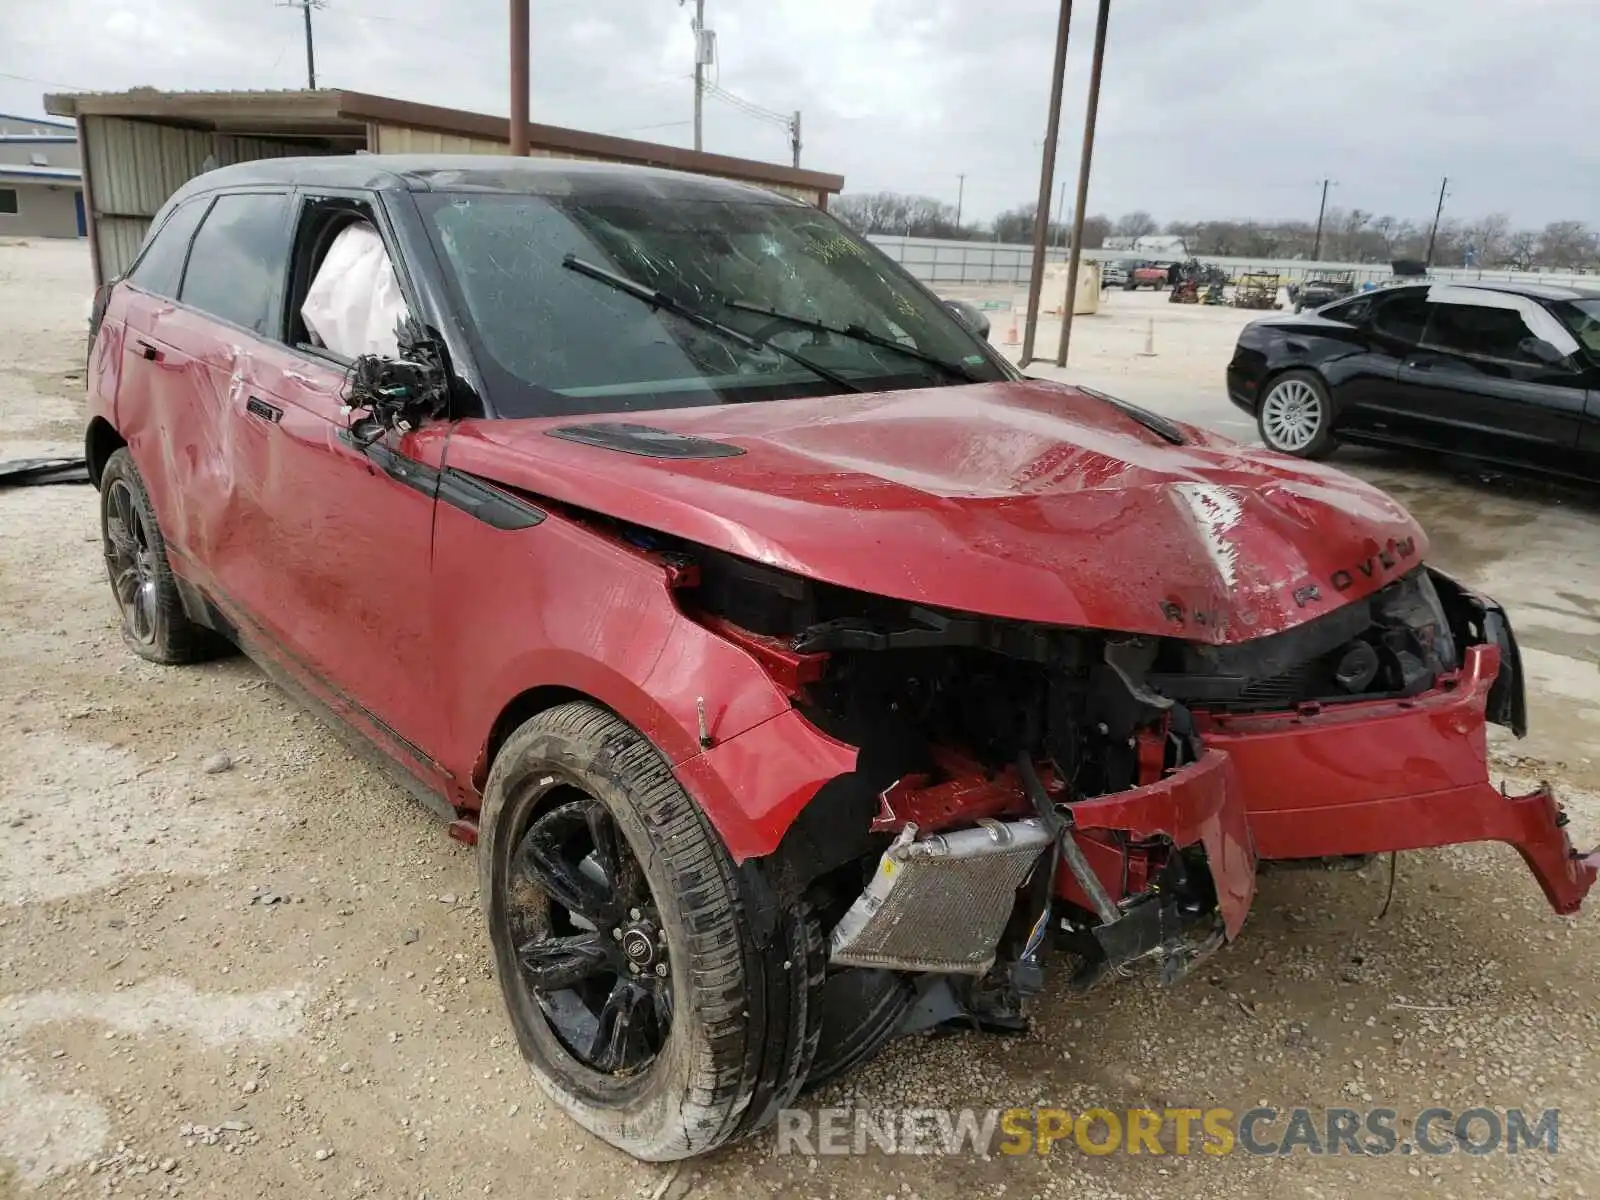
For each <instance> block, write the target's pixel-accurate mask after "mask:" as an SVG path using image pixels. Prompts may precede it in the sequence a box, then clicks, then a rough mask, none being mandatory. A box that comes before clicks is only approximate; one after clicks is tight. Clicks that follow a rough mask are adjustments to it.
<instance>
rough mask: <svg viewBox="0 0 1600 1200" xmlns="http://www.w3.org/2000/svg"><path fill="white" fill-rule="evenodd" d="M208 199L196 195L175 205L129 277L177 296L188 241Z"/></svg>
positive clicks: (163, 293)
mask: <svg viewBox="0 0 1600 1200" xmlns="http://www.w3.org/2000/svg"><path fill="white" fill-rule="evenodd" d="M209 203H210V198H209V197H203V196H197V197H195V198H194V199H193V200H185V201H184V202H183V203H182V204H180V205H179V206H178V207H177V208H175V209H174V210H173V211H172V214H171V215H170V216H169V217H168V218H167V219H166V221H165V222H163V223H162V226H161V228H160V229H158V230H156V234H155V236H154V237H153V238H151V239H150V244H149V245H147V246H146V247H145V248H144V253H143V254H141V255H139V260H138V261H137V262H135V263H134V264H133V269H132V270H131V271H129V272H128V281H129V282H130V283H132V284H134V285H135V286H136V287H138V288H139V289H140V290H141V291H146V292H149V293H151V294H152V295H155V296H165V297H167V298H168V299H172V300H176V299H177V298H178V283H179V281H180V280H181V279H182V278H183V260H184V258H185V257H186V256H187V255H188V253H189V242H190V240H191V239H192V238H193V237H194V231H195V228H196V227H197V226H198V225H199V224H200V218H201V217H203V216H204V215H205V212H206V205H207V204H209Z"/></svg>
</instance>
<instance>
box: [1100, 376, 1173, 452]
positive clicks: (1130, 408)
mask: <svg viewBox="0 0 1600 1200" xmlns="http://www.w3.org/2000/svg"><path fill="white" fill-rule="evenodd" d="M1073 386H1074V387H1077V389H1078V390H1079V391H1080V392H1082V393H1083V394H1084V395H1085V396H1093V397H1094V398H1095V399H1096V400H1104V401H1105V402H1106V403H1107V404H1109V405H1111V407H1112V408H1114V409H1116V410H1117V411H1118V412H1119V413H1121V414H1122V415H1123V416H1125V417H1128V418H1130V419H1132V420H1135V421H1137V422H1139V424H1141V425H1143V426H1144V427H1145V428H1146V429H1148V430H1149V431H1150V432H1151V433H1153V434H1155V435H1156V436H1157V437H1158V438H1160V439H1161V440H1162V441H1164V442H1171V443H1172V444H1173V445H1174V446H1183V445H1187V444H1188V441H1189V439H1188V438H1186V437H1184V436H1183V430H1181V429H1179V428H1178V427H1177V426H1176V425H1174V424H1173V423H1172V422H1171V421H1169V420H1167V419H1166V418H1165V417H1163V416H1160V415H1158V414H1156V413H1153V412H1151V411H1150V410H1149V409H1148V408H1140V407H1139V406H1138V405H1137V404H1129V403H1128V402H1127V401H1126V400H1118V399H1117V398H1116V397H1115V396H1108V395H1106V394H1105V393H1104V392H1097V391H1095V389H1094V388H1088V387H1083V386H1081V385H1078V384H1074V385H1073Z"/></svg>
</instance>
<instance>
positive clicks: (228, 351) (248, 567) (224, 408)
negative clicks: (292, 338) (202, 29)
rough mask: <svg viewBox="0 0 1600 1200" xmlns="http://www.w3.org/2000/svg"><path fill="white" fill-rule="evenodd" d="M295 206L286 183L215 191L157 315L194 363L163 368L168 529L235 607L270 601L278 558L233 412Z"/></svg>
mask: <svg viewBox="0 0 1600 1200" xmlns="http://www.w3.org/2000/svg"><path fill="white" fill-rule="evenodd" d="M290 208H291V197H290V194H289V190H288V189H287V188H280V189H276V190H274V189H265V190H259V191H241V192H222V193H219V194H218V195H216V196H215V197H214V198H213V199H212V200H211V204H210V207H209V208H208V209H207V211H206V214H205V216H204V218H203V219H202V220H201V222H200V224H199V227H198V229H196V231H195V233H194V236H193V239H192V240H191V243H190V247H189V257H188V261H187V262H186V264H185V266H184V271H183V278H182V282H181V284H180V286H179V290H178V304H177V305H176V306H174V307H173V309H172V311H171V312H170V313H168V314H166V315H165V316H164V317H163V319H162V322H161V327H162V334H163V337H164V340H165V341H166V342H167V343H168V344H170V345H171V346H172V347H173V348H174V349H175V350H176V351H177V353H178V354H180V355H181V356H183V358H184V359H185V360H186V361H187V362H188V363H189V366H188V367H187V369H185V370H183V371H181V372H172V373H170V375H169V378H170V384H169V386H168V388H167V389H166V391H165V393H164V394H163V396H162V398H161V404H162V406H163V407H165V408H166V409H168V410H169V411H170V412H171V413H172V414H173V419H174V421H175V422H181V428H178V427H177V426H176V425H175V433H176V436H174V437H172V438H169V439H168V441H169V445H170V446H171V448H172V460H171V463H170V473H171V479H172V485H173V487H174V489H175V490H176V491H177V492H178V493H179V494H180V495H181V496H182V504H181V506H180V512H179V515H178V521H177V527H176V529H175V530H174V532H175V533H176V536H177V545H178V547H179V552H180V553H181V554H182V555H184V556H185V557H186V558H187V560H188V561H187V562H186V563H185V564H184V566H183V570H184V571H185V573H187V574H189V575H190V577H191V578H193V579H194V580H195V582H197V583H199V584H200V585H201V586H202V587H203V588H205V589H206V590H207V591H208V592H210V593H212V594H213V595H214V596H216V598H218V599H219V600H221V601H222V602H223V603H224V607H225V608H227V609H228V610H229V611H230V612H234V613H235V614H236V615H237V612H238V610H241V609H242V610H243V611H244V612H247V613H257V612H262V611H265V610H267V609H269V608H270V607H271V604H272V595H271V593H272V580H271V575H272V571H273V569H274V568H273V567H272V565H271V563H270V560H268V559H264V558H263V556H262V554H261V551H262V549H263V548H264V547H265V546H266V545H268V544H269V543H270V541H271V538H272V530H271V528H270V519H269V517H268V514H266V513H265V512H264V511H263V510H262V508H261V506H260V505H259V503H257V499H256V495H255V489H256V488H257V486H258V481H257V480H256V479H254V478H253V477H252V476H251V473H250V471H249V470H248V468H247V466H246V462H247V460H248V453H247V451H248V440H249V436H250V434H249V430H248V429H247V428H246V427H244V426H241V424H240V422H239V420H238V415H239V414H240V413H241V412H242V411H243V409H244V405H245V402H246V398H247V395H248V392H249V388H250V381H251V378H252V376H253V373H254V371H255V367H256V362H257V360H258V359H259V357H260V356H261V354H262V352H263V350H264V348H265V345H266V338H267V337H268V336H269V334H270V332H271V329H272V320H273V313H274V312H275V311H276V310H277V309H278V308H279V307H280V306H281V304H282V294H283V280H282V269H283V263H284V261H285V259H286V258H287V255H288V246H289V215H290ZM241 468H245V469H243V470H242V469H241ZM163 529H165V525H163ZM172 540H173V534H172V533H169V534H168V542H169V545H170V544H172Z"/></svg>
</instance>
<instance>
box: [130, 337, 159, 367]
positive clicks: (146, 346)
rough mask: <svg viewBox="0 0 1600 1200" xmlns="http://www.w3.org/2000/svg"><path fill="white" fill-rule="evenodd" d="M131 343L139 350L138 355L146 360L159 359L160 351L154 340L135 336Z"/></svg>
mask: <svg viewBox="0 0 1600 1200" xmlns="http://www.w3.org/2000/svg"><path fill="white" fill-rule="evenodd" d="M133 345H134V348H135V349H137V350H138V351H139V357H140V358H142V359H144V360H145V361H146V362H160V361H161V351H160V349H159V348H158V347H157V346H156V345H155V343H154V342H147V341H145V340H144V339H143V338H135V339H134V342H133Z"/></svg>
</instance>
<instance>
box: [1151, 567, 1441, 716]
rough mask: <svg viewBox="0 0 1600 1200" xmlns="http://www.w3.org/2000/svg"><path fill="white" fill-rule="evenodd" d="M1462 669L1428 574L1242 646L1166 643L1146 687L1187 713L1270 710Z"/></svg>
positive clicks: (1390, 689)
mask: <svg viewBox="0 0 1600 1200" xmlns="http://www.w3.org/2000/svg"><path fill="white" fill-rule="evenodd" d="M1455 665H1456V650H1455V644H1454V641H1453V638H1452V636H1451V632H1450V627H1449V623H1448V620H1447V619H1446V617H1445V614H1444V610H1443V608H1442V606H1441V605H1440V603H1439V598H1438V595H1437V593H1436V592H1435V590H1434V587H1433V583H1432V580H1431V578H1430V577H1429V575H1428V573H1427V570H1426V569H1425V568H1421V567H1419V568H1417V569H1416V570H1415V571H1412V572H1411V573H1410V574H1408V575H1406V576H1404V577H1403V578H1401V579H1398V580H1396V581H1395V582H1394V583H1392V584H1390V585H1389V586H1387V587H1385V588H1383V589H1381V590H1380V591H1378V592H1375V593H1373V594H1372V595H1371V596H1369V597H1366V598H1365V599H1362V600H1357V601H1354V602H1352V603H1350V604H1347V605H1345V606H1344V607H1342V608H1338V609H1335V610H1334V611H1333V612H1330V613H1328V614H1326V615H1324V616H1322V617H1319V618H1317V619H1316V620H1313V621H1308V622H1307V623H1306V624H1304V625H1301V626H1298V627H1296V628H1294V629H1290V630H1287V631H1285V632H1283V633H1280V634H1274V635H1273V636H1271V637H1265V638H1260V639H1258V640H1256V641H1254V642H1244V643H1241V644H1239V645H1236V646H1199V645H1195V644H1193V643H1185V642H1169V643H1168V644H1167V645H1166V646H1165V647H1164V648H1163V651H1162V653H1161V655H1160V659H1159V661H1158V663H1157V666H1156V669H1155V670H1154V671H1152V672H1151V673H1150V675H1149V676H1148V677H1147V678H1148V682H1149V683H1150V684H1151V686H1152V687H1154V688H1155V689H1156V690H1157V691H1159V692H1160V693H1161V694H1162V695H1165V696H1170V697H1171V698H1172V699H1174V700H1180V701H1182V702H1184V703H1185V704H1187V705H1188V706H1190V707H1191V708H1196V709H1202V710H1211V711H1217V712H1244V711H1271V710H1274V709H1285V708H1293V707H1294V706H1295V705H1297V704H1302V703H1305V702H1308V701H1317V702H1319V703H1324V704H1330V703H1338V702H1340V701H1345V700H1361V699H1376V698H1378V697H1383V696H1406V695H1413V694H1415V693H1417V692H1419V691H1424V690H1426V689H1427V688H1429V687H1432V686H1433V681H1434V680H1435V678H1437V677H1438V675H1439V674H1440V673H1441V672H1443V671H1446V670H1449V669H1451V668H1453V667H1454V666H1455Z"/></svg>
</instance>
